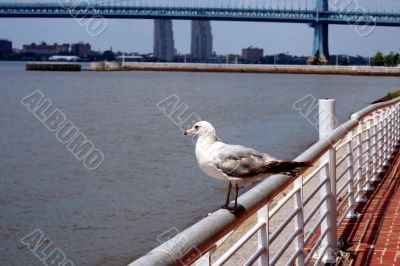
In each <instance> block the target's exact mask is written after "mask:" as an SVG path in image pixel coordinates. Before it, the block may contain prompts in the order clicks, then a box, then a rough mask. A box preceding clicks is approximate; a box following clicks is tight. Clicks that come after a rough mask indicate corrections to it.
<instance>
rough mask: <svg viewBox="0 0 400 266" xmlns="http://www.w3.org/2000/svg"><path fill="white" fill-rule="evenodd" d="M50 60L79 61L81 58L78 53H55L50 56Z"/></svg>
mask: <svg viewBox="0 0 400 266" xmlns="http://www.w3.org/2000/svg"><path fill="white" fill-rule="evenodd" d="M49 60H50V61H73V62H76V61H79V60H80V58H79V57H78V56H76V55H53V56H50V57H49Z"/></svg>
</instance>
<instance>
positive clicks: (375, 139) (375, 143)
mask: <svg viewBox="0 0 400 266" xmlns="http://www.w3.org/2000/svg"><path fill="white" fill-rule="evenodd" d="M372 121H373V122H372V136H373V137H371V140H372V141H373V142H372V144H371V145H372V146H373V148H372V159H371V160H372V178H371V181H373V182H376V181H381V178H380V177H379V176H378V168H379V167H378V164H379V162H378V129H377V128H378V123H379V113H378V112H375V114H374V115H373V120H372Z"/></svg>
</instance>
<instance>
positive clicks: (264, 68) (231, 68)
mask: <svg viewBox="0 0 400 266" xmlns="http://www.w3.org/2000/svg"><path fill="white" fill-rule="evenodd" d="M121 70H125V71H170V72H215V73H261V74H262V73H264V74H317V75H355V76H400V67H370V66H314V65H242V64H237V65H236V64H193V63H126V64H125V65H124V66H123V67H122V69H121ZM114 71H118V70H114Z"/></svg>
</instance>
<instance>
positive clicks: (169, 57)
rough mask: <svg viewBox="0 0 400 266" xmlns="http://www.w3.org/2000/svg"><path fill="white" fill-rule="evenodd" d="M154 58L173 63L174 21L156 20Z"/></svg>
mask: <svg viewBox="0 0 400 266" xmlns="http://www.w3.org/2000/svg"><path fill="white" fill-rule="evenodd" d="M153 54H154V57H155V58H157V59H159V60H162V61H173V60H174V57H175V49H174V32H173V29H172V20H170V19H156V20H154V49H153Z"/></svg>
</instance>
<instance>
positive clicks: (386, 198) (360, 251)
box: [338, 151, 400, 265]
mask: <svg viewBox="0 0 400 266" xmlns="http://www.w3.org/2000/svg"><path fill="white" fill-rule="evenodd" d="M381 178H382V180H381V181H380V182H375V183H374V184H373V186H374V187H375V188H376V189H375V190H374V191H372V192H369V193H367V194H366V196H367V198H368V201H367V202H366V203H358V204H357V205H356V206H355V207H356V212H358V213H359V214H360V215H361V216H360V217H359V218H358V219H347V220H345V221H344V223H343V224H342V225H341V226H340V227H339V228H338V237H339V239H341V240H343V241H344V248H343V250H344V251H345V252H348V253H349V254H350V257H349V258H348V259H347V260H348V263H344V265H400V223H399V219H400V188H399V185H400V153H399V151H397V154H395V158H394V159H393V162H392V163H391V165H390V166H389V168H388V171H387V172H386V173H384V174H383V175H382V176H381Z"/></svg>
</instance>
